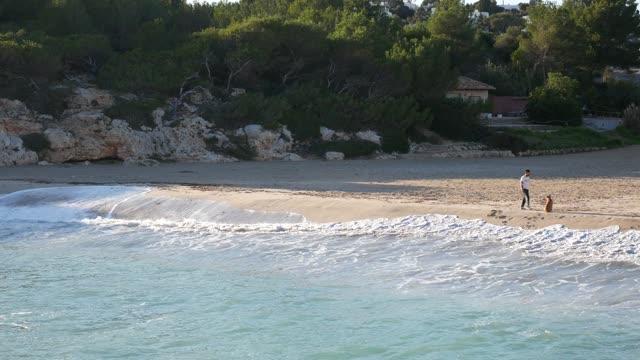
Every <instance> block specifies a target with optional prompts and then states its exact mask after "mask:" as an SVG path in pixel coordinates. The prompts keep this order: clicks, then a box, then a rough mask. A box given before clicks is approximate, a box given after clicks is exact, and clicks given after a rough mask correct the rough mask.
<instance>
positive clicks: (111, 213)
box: [107, 188, 153, 219]
mask: <svg viewBox="0 0 640 360" xmlns="http://www.w3.org/2000/svg"><path fill="white" fill-rule="evenodd" d="M152 190H153V189H152V188H147V189H145V190H144V191H143V192H141V193H139V194H135V195H132V196H129V197H128V198H126V199H123V200H120V201H118V202H117V203H116V204H115V205H113V207H112V208H111V210H109V213H108V214H107V218H108V219H110V218H111V216H112V215H113V212H114V211H115V210H116V208H117V207H118V205H120V204H122V203H124V202H126V201H129V200H131V199H134V198H136V197H138V196H142V195H145V194H147V193H149V192H151V191H152Z"/></svg>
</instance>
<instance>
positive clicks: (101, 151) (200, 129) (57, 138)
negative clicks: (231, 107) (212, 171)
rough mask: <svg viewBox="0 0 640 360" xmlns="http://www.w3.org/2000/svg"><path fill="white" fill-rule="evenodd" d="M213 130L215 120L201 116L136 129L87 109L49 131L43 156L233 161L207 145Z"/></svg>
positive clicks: (54, 158) (55, 159) (53, 158)
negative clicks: (206, 141)
mask: <svg viewBox="0 0 640 360" xmlns="http://www.w3.org/2000/svg"><path fill="white" fill-rule="evenodd" d="M157 115H159V114H157ZM159 117H160V116H159ZM160 121H161V120H158V122H160ZM211 131H212V129H211V124H209V123H208V122H207V121H205V120H204V119H202V118H200V117H197V116H195V117H191V118H187V119H181V120H180V121H178V122H177V126H173V127H170V126H159V127H156V128H154V129H148V130H147V131H144V130H133V129H131V127H130V126H129V124H128V123H127V122H126V121H124V120H119V119H110V118H109V117H107V116H106V115H104V114H103V113H102V112H99V111H83V112H79V113H76V114H73V115H72V116H69V117H68V118H66V119H64V120H63V121H61V122H60V123H59V128H51V129H47V130H46V131H45V135H46V136H47V138H48V139H49V141H50V142H51V147H50V149H49V150H47V151H45V152H44V154H43V157H44V159H45V160H47V161H50V162H63V161H70V160H71V161H81V160H99V159H146V158H150V157H159V158H163V159H168V160H175V161H205V162H222V161H231V160H232V159H230V158H228V157H225V156H221V155H218V154H215V153H212V152H211V151H209V150H208V149H207V145H206V143H205V141H204V138H205V137H206V136H211V134H210V133H211Z"/></svg>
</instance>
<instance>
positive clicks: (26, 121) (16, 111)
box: [0, 99, 42, 135]
mask: <svg viewBox="0 0 640 360" xmlns="http://www.w3.org/2000/svg"><path fill="white" fill-rule="evenodd" d="M41 131H42V122H41V121H40V120H38V118H37V117H36V114H34V113H33V112H32V111H31V110H29V109H28V108H27V106H26V105H25V104H23V103H22V102H21V101H19V100H9V99H0V134H10V135H26V134H31V133H39V132H41Z"/></svg>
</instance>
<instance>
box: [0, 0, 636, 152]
mask: <svg viewBox="0 0 640 360" xmlns="http://www.w3.org/2000/svg"><path fill="white" fill-rule="evenodd" d="M474 9H477V10H480V11H485V12H488V13H489V14H490V16H488V17H486V18H474V17H471V16H470V13H471V12H472V11H473V10H474ZM523 16H527V17H528V20H525V19H524V18H523ZM612 24H615V26H611V25H612ZM639 25H640V16H639V14H638V11H637V9H636V2H635V0H565V1H564V2H563V3H562V5H555V4H552V3H544V2H541V1H536V0H532V1H531V2H530V3H526V4H521V5H520V7H519V8H518V9H517V10H515V11H505V10H504V9H503V8H501V7H499V6H497V4H496V2H495V1H489V0H480V1H478V2H477V3H475V4H473V5H465V4H464V3H463V2H462V1H460V0H425V1H424V2H423V3H422V4H421V6H420V7H418V8H417V9H414V8H412V7H410V6H407V5H406V4H404V3H403V2H402V1H401V0H392V1H388V2H385V3H384V6H383V3H381V2H378V1H369V0H241V1H239V2H233V3H232V2H219V3H217V4H201V3H195V4H187V3H186V2H185V1H184V0H100V1H97V0H21V1H14V0H0V97H9V98H17V99H21V100H23V101H25V102H27V103H28V104H29V105H30V106H31V107H32V108H34V109H36V110H38V111H41V112H44V113H50V114H53V115H58V114H59V112H60V111H61V99H63V98H64V96H66V93H65V87H64V86H61V84H62V85H63V84H64V81H65V79H68V78H71V77H73V76H74V75H77V74H90V75H91V76H93V77H95V79H96V81H97V83H98V84H99V85H100V86H102V87H105V88H108V89H112V90H116V91H121V92H129V93H135V94H137V95H139V96H142V98H144V99H149V100H145V102H144V103H143V104H141V108H140V109H136V104H129V103H121V104H119V106H118V107H116V108H114V109H112V110H111V111H112V112H115V113H118V114H119V116H121V117H126V116H127V114H128V116H129V117H131V119H132V120H131V121H134V122H136V123H137V124H139V126H142V125H148V124H150V123H149V121H150V120H149V118H147V117H146V115H145V114H146V113H148V108H149V107H150V106H151V105H150V104H156V103H157V102H158V101H159V102H161V103H163V102H164V101H165V100H166V99H167V98H177V99H180V98H181V96H182V95H183V94H184V92H185V91H188V89H190V88H193V87H195V86H202V87H205V88H207V89H209V90H210V91H211V93H212V94H214V96H216V97H217V98H218V99H221V100H223V101H220V102H218V103H217V105H215V106H213V105H212V106H209V107H208V108H206V109H204V110H203V114H202V115H203V116H205V118H207V120H210V121H215V122H216V124H218V125H226V126H229V127H232V126H238V125H242V124H247V123H260V124H262V125H264V126H266V127H276V126H279V125H287V126H288V127H289V129H291V130H292V131H293V132H294V134H295V136H296V138H299V139H301V140H305V139H307V140H313V139H314V138H317V137H318V135H319V133H318V128H319V126H328V127H330V128H333V129H336V130H347V131H349V130H359V129H362V128H364V127H369V128H374V129H377V130H378V131H380V133H381V134H382V136H383V147H384V148H385V150H388V151H406V150H407V149H408V142H407V139H408V138H409V137H413V138H416V139H419V138H420V137H421V136H424V135H422V134H424V131H422V130H424V129H432V130H434V131H436V132H438V133H440V134H442V135H444V136H447V137H450V138H461V139H474V140H478V139H482V138H487V137H489V138H491V139H492V141H499V142H504V141H507V142H508V141H509V140H508V139H505V138H504V136H503V137H502V138H499V137H498V138H496V137H495V136H494V135H491V134H489V133H488V132H487V131H486V130H484V129H482V128H481V127H480V125H479V123H478V121H477V115H478V113H479V112H481V111H483V109H484V108H485V107H486V106H485V105H483V104H478V103H468V102H461V101H452V100H446V99H445V98H444V96H445V93H446V92H447V90H448V89H450V88H451V86H452V85H454V84H455V83H456V81H457V77H458V76H459V75H461V74H464V75H468V76H470V77H472V78H475V79H478V80H480V81H484V82H487V83H489V84H492V85H494V86H495V87H496V88H497V89H496V92H495V93H496V95H530V98H531V102H530V105H529V107H530V108H529V111H530V114H531V118H532V120H536V121H542V122H547V123H556V124H561V125H579V124H580V122H581V113H582V108H583V107H584V106H586V107H588V108H589V109H591V110H594V111H617V112H622V111H623V110H624V109H625V108H626V107H627V106H628V105H630V104H632V103H640V88H638V87H637V86H636V85H634V84H631V83H627V82H621V81H616V80H613V79H611V77H609V79H607V75H608V72H607V69H608V68H609V67H617V68H626V67H629V66H632V65H636V64H637V63H638V58H639V48H640V46H639V43H638V39H639V38H640V28H639ZM598 77H601V78H603V79H604V80H605V81H603V82H594V81H593V79H594V78H598ZM234 88H243V89H246V91H247V94H246V95H244V96H240V97H230V94H231V92H232V91H233V89H234ZM122 112H126V113H127V114H124V113H122ZM492 136H493V137H492ZM333 146H334V147H335V148H336V149H337V148H340V147H349V146H353V144H338V145H333Z"/></svg>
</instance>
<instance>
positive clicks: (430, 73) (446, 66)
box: [387, 38, 458, 106]
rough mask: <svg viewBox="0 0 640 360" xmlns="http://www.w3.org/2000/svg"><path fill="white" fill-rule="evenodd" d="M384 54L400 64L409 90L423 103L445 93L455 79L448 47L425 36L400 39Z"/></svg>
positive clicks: (432, 100)
mask: <svg viewBox="0 0 640 360" xmlns="http://www.w3.org/2000/svg"><path fill="white" fill-rule="evenodd" d="M387 58H388V59H389V60H390V61H391V62H394V63H396V64H398V65H399V66H400V67H401V69H402V73H403V74H404V79H405V81H407V83H408V88H409V92H410V93H411V94H414V96H415V97H416V99H417V100H418V101H419V102H420V103H421V104H422V105H423V106H426V105H428V104H430V103H433V102H437V101H438V100H439V99H441V98H442V97H444V95H445V94H446V92H447V91H448V90H449V89H450V88H451V87H452V86H453V85H455V84H456V81H457V79H458V71H457V70H456V69H455V68H454V67H453V66H452V63H451V56H450V54H449V51H448V49H447V48H445V47H444V46H443V45H441V44H439V43H437V42H433V41H431V40H430V39H427V38H422V39H403V40H400V41H398V42H397V43H396V44H395V45H394V46H393V48H391V50H389V51H388V52H387Z"/></svg>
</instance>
